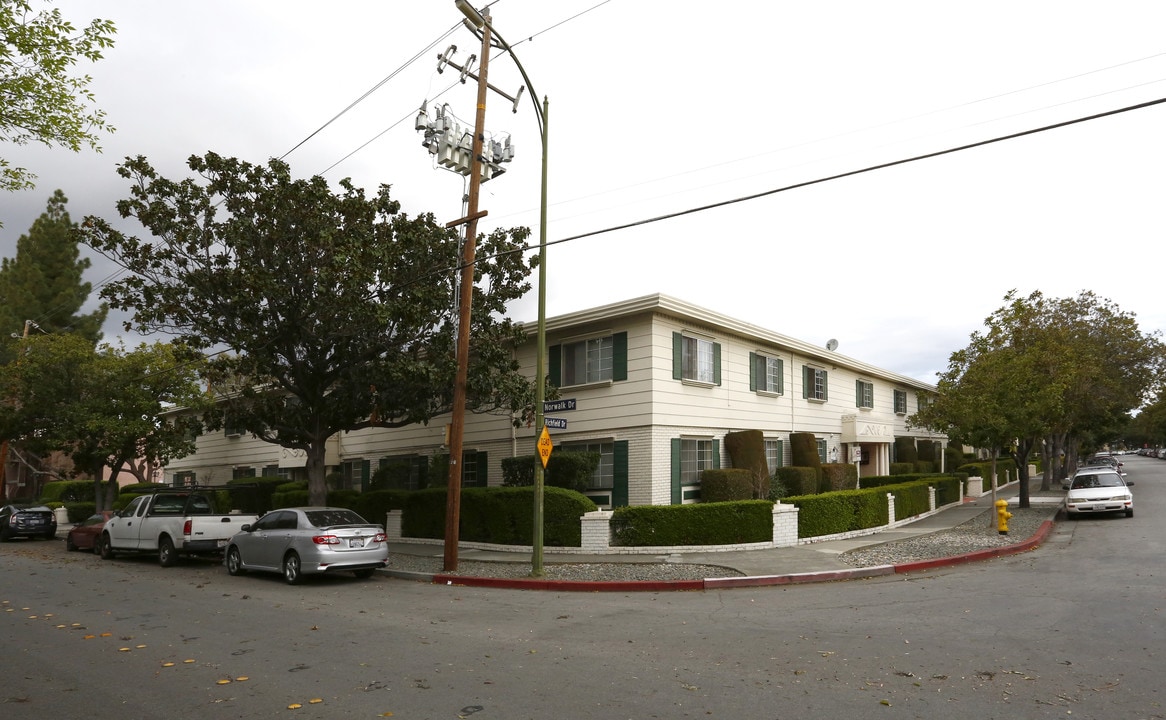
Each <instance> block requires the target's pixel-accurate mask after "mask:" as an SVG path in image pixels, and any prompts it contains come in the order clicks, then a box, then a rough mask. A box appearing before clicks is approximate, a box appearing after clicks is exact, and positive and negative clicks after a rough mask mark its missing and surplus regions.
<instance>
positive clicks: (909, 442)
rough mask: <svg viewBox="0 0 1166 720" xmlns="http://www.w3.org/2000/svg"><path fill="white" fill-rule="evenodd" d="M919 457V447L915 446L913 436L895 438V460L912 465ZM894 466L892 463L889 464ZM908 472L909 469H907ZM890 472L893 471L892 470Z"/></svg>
mask: <svg viewBox="0 0 1166 720" xmlns="http://www.w3.org/2000/svg"><path fill="white" fill-rule="evenodd" d="M918 459H919V449H918V448H916V447H915V438H910V437H897V438H895V460H896V461H897V462H898V463H904V464H907V465H914V464H915V461H916V460H918ZM891 467H894V464H892V465H891ZM908 472H909V471H908ZM891 474H892V475H894V474H895V472H894V471H893V470H892V471H891Z"/></svg>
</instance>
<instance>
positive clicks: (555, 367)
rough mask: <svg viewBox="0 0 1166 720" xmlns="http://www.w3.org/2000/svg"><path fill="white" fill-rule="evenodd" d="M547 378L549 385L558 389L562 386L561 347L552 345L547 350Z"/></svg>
mask: <svg viewBox="0 0 1166 720" xmlns="http://www.w3.org/2000/svg"><path fill="white" fill-rule="evenodd" d="M547 377H548V378H550V383H551V385H554V386H555V387H559V386H561V385H562V384H563V346H562V345H552V346H550V347H549V348H547Z"/></svg>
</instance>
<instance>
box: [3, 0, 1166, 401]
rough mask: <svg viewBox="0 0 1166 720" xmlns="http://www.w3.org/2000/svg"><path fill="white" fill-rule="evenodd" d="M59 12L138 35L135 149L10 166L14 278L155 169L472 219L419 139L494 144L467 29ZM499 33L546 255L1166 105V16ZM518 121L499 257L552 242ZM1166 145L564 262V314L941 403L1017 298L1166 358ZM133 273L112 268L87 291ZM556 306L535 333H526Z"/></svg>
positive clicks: (272, 17) (670, 23)
mask: <svg viewBox="0 0 1166 720" xmlns="http://www.w3.org/2000/svg"><path fill="white" fill-rule="evenodd" d="M33 4H34V7H38V6H40V5H41V3H40V2H39V1H38V0H33ZM55 5H56V7H58V8H59V9H60V10H61V11H62V13H63V14H64V15H65V16H66V17H67V18H69V19H71V20H73V21H74V22H75V23H76V24H83V23H85V22H87V21H88V20H89V19H91V18H93V17H102V18H109V19H112V20H113V21H114V22H115V23H116V25H117V27H118V33H117V40H116V46H115V47H114V48H112V49H111V50H109V51H108V53H107V56H106V59H105V60H103V61H101V62H100V63H97V64H95V65H87V66H85V67H83V70H84V71H86V72H89V73H90V74H91V75H92V76H93V78H94V81H93V84H92V89H93V91H94V92H95V93H96V96H97V100H98V105H99V106H100V107H102V108H103V109H105V110H106V111H107V112H108V115H109V119H110V121H111V122H112V124H113V125H114V126H116V127H117V132H116V133H115V134H113V135H111V136H107V137H105V138H104V139H103V142H102V145H103V148H104V152H103V153H101V154H97V153H94V152H90V151H85V152H82V153H79V154H73V153H70V152H69V151H67V150H63V149H46V148H42V147H39V146H38V147H24V148H16V147H13V146H10V145H0V153H2V154H3V157H6V158H8V159H9V160H10V161H12V162H13V163H14V164H18V165H22V166H25V167H28V168H30V169H31V170H33V171H34V172H36V173H37V174H38V175H39V180H38V186H37V188H36V189H35V190H32V191H28V192H21V193H10V194H3V195H0V221H2V222H3V224H4V226H3V228H0V255H3V256H5V257H11V256H13V255H14V254H15V247H16V240H17V238H18V237H19V236H20V235H21V234H23V233H25V232H27V230H28V228H29V226H30V225H31V223H32V221H33V220H34V219H35V218H36V217H37V216H38V215H39V214H40V213H41V212H43V210H44V208H45V204H46V202H47V200H48V198H49V197H50V196H51V195H52V192H53V191H54V190H55V189H57V188H60V189H62V190H63V191H64V192H65V194H66V195H67V196H68V198H69V205H68V208H69V211H70V214H71V215H72V217H73V219H74V220H78V221H79V220H80V219H81V218H83V217H84V216H85V215H90V214H93V215H98V216H102V217H105V218H106V219H108V220H111V221H113V220H115V219H117V218H116V211H115V209H114V203H115V202H116V200H117V199H119V198H121V197H125V196H126V195H127V185H126V182H125V181H124V180H122V179H121V178H119V177H117V175H116V173H115V170H114V169H115V167H116V165H117V164H119V163H120V162H122V161H123V159H124V158H125V157H126V156H133V155H145V156H146V157H148V158H149V159H150V161H151V162H152V163H153V164H154V166H155V167H156V168H158V169H159V170H160V171H161V172H162V173H163V174H164V175H167V176H169V177H186V176H187V175H188V174H189V171H188V170H187V169H186V167H185V165H184V162H185V160H186V158H187V157H189V156H190V155H192V154H203V153H205V152H207V151H214V152H217V153H219V154H222V155H228V156H236V157H239V158H242V159H245V160H248V161H250V162H254V163H263V162H266V161H267V160H268V159H269V158H272V157H282V156H285V155H286V158H285V159H286V160H287V162H289V163H290V165H291V167H292V171H293V172H294V173H295V174H296V175H300V176H309V175H316V174H323V175H324V176H325V177H326V178H328V179H329V180H330V181H332V182H333V183H337V182H338V181H339V180H340V179H341V178H344V177H351V178H352V179H353V181H354V182H355V183H356V184H357V185H358V186H361V187H364V188H366V190H367V191H368V192H369V193H370V194H371V193H372V192H373V191H375V189H376V187H377V186H378V185H380V184H382V183H387V184H390V185H392V187H393V194H394V195H395V197H396V198H397V199H399V200H400V201H401V202H402V203H403V206H404V209H405V210H406V211H407V212H409V213H411V214H416V213H419V212H433V213H434V214H435V215H436V216H437V217H438V218H439V219H441V220H452V219H455V218H457V217H460V215H461V196H462V194H463V179H462V177H461V176H460V175H456V174H454V173H452V172H449V171H447V170H445V169H442V168H440V167H438V166H436V165H435V164H434V162H433V161H432V160H431V158H430V156H429V155H428V153H427V152H426V150H425V149H424V148H422V147H421V144H420V143H421V136H420V134H419V133H417V132H416V131H415V130H414V127H413V119H414V116H415V115H416V112H417V109H418V107H419V106H420V105H421V102H422V101H423V100H428V101H429V107H430V110H431V114H432V110H433V108H435V107H436V106H437V105H440V104H443V103H448V105H449V107H450V110H451V112H452V113H453V114H454V115H456V116H458V117H460V118H462V119H463V120H465V121H466V122H468V123H472V121H473V116H474V104H475V95H474V93H475V88H474V87H473V83H472V81H471V83H469V84H466V85H460V84H458V83H457V75H456V73H455V72H453V71H450V70H448V69H447V71H446V72H445V73H444V74H438V73H437V72H436V68H437V55H438V54H439V53H441V52H444V51H445V50H446V48H447V47H448V46H449V45H456V46H457V51H456V52H455V53H453V55H452V58H453V60H454V61H455V62H457V63H458V64H463V63H464V62H465V60H466V58H467V56H468V55H470V54H472V53H478V52H480V45H479V42H478V40H477V39H476V38H475V37H474V36H473V35H472V34H471V33H470V32H469V31H468V30H467V29H465V28H464V27H463V26H461V24H460V20H461V17H462V16H461V14H460V13H459V12H458V10H457V9H456V7H455V5H454V2H453V0H426V1H425V2H406V1H405V0H378V1H376V2H373V1H371V0H345V1H343V2H331V3H321V2H301V1H298V0H295V1H293V0H278V1H277V0H270V1H267V2H260V1H258V0H197V1H194V0H168V1H167V2H165V3H156V2H129V1H125V0H123V1H121V2H115V1H112V0H61V1H59V2H57V3H55ZM491 11H492V13H493V19H494V24H495V26H496V28H497V29H498V31H499V33H500V34H501V36H502V37H503V38H504V39H505V40H506V41H507V42H509V43H510V44H511V45H512V46H513V48H514V52H515V55H516V56H517V58H518V59H519V60H520V61H521V63H522V65H523V66H524V67H525V68H526V70H527V73H528V74H529V76H530V79H531V80H532V81H533V83H534V84H535V88H534V89H535V91H536V92H537V93H538V97H539V98H540V99H541V97H542V96H544V95H545V96H547V97H549V99H550V113H549V137H550V152H549V165H550V184H549V187H550V190H549V197H550V209H549V232H548V237H549V239H550V240H551V241H555V240H558V239H562V238H567V237H571V236H574V235H579V234H583V233H588V232H592V231H597V230H602V229H605V228H610V227H613V226H617V225H621V224H625V223H631V222H635V221H639V220H644V219H649V218H653V217H657V216H660V215H665V214H668V213H673V212H678V211H682V210H686V209H689V208H694V207H699V206H703V205H707V204H711V203H718V202H722V201H727V200H732V199H734V198H741V197H745V196H749V195H754V194H758V193H764V192H767V191H771V190H777V189H780V188H784V187H787V186H791V185H796V184H799V183H805V182H809V181H814V180H818V179H821V178H827V177H831V176H834V175H837V174H841V173H847V172H850V171H855V170H861V169H863V168H866V167H870V166H874V165H879V164H883V163H889V162H894V161H898V160H904V159H907V158H911V157H915V156H919V155H925V154H929V153H934V152H938V151H942V150H946V149H949V148H955V147H959V146H962V145H966V144H971V143H975V142H979V141H983V140H989V139H992V138H997V137H1001V136H1006V135H1009V134H1013V133H1019V132H1023V131H1027V130H1032V129H1036V128H1041V127H1045V126H1048V125H1052V124H1056V123H1060V122H1064V121H1068V120H1073V119H1076V118H1083V117H1087V116H1090V115H1093V114H1098V113H1103V112H1106V111H1110V110H1116V109H1119V108H1124V107H1129V106H1133V105H1136V104H1139V103H1144V102H1149V101H1153V100H1158V99H1160V98H1164V97H1166V39H1164V38H1166V36H1164V35H1163V28H1164V27H1166V3H1162V2H1159V1H1158V0H1144V1H1142V2H1124V1H1122V0H1111V1H1110V2H1105V3H1097V2H1079V1H1073V0H1068V1H1067V0H1056V1H1034V0H1026V1H1025V2H1015V1H1014V0H1010V1H1007V2H1003V1H997V0H988V1H986V2H979V3H974V4H973V3H938V2H934V1H932V0H925V1H924V0H921V1H918V2H901V1H899V2H897V1H894V0H888V1H886V2H877V3H874V2H858V1H854V2H832V3H807V2H786V1H784V0H766V1H764V2H752V1H745V0H730V1H729V2H723V3H707V2H690V1H688V0H677V1H674V2H645V1H644V0H609V1H608V2H601V0H556V2H546V0H499V2H496V3H494V4H493V5H492V7H491ZM447 33H448V34H447ZM431 45H432V47H431ZM417 56H420V57H419V59H417V60H416V61H414V62H410V61H411V60H412V59H413V58H414V57H417ZM489 77H490V80H491V82H492V84H494V85H496V86H497V87H499V88H500V89H502V90H504V91H506V92H508V93H510V94H513V93H514V92H515V91H516V90H517V89H518V87H519V85H521V84H522V80H521V77H520V75H519V73H518V70H517V67H516V66H515V64H514V62H513V61H512V60H511V59H510V58H509V57H504V56H499V55H497V54H495V55H494V57H493V61H492V62H491V64H490V67H489ZM451 86H453V87H451ZM374 88H376V89H375V91H373V92H371V93H370V94H368V95H367V96H366V93H369V91H370V90H374ZM362 97H363V98H364V99H361V98H362ZM358 100H359V102H357V101H358ZM520 100H521V104H520V106H519V109H518V112H517V114H515V113H512V112H511V108H510V103H509V102H508V101H507V100H505V99H504V98H502V97H500V96H498V95H492V96H491V97H490V99H489V100H488V107H487V115H486V126H487V130H488V131H490V132H492V133H505V132H508V133H510V135H511V137H512V139H513V143H514V144H515V147H516V150H517V152H516V156H515V158H514V161H513V162H512V163H510V164H509V166H508V172H507V173H506V174H505V175H502V176H500V177H498V178H496V179H494V180H491V181H490V182H489V183H486V184H485V185H483V188H482V199H481V208H482V209H484V210H487V211H488V212H489V216H488V217H487V218H485V219H484V220H483V221H482V222H481V224H480V225H479V230H480V231H482V232H489V231H490V230H491V229H493V228H495V227H499V226H503V227H512V226H517V225H526V226H529V227H531V228H532V229H534V230H535V231H536V232H537V227H538V204H539V172H540V146H539V137H538V132H539V131H538V124H537V121H536V117H535V113H534V103H533V102H531V96H530V88H527V90H526V92H525V93H524V95H523V97H522V98H520ZM353 103H356V104H355V105H353ZM349 106H352V107H351V109H348V110H347V112H345V110H346V108H349ZM342 113H343V114H342ZM338 115H340V117H339V118H337V119H335V121H334V122H331V123H329V121H331V120H333V119H334V118H336V116H338ZM325 126H326V127H325ZM321 128H323V129H321ZM1164 128H1166V105H1156V106H1152V107H1149V108H1146V109H1141V110H1134V111H1131V112H1126V113H1121V114H1117V115H1113V116H1110V117H1105V118H1102V119H1097V120H1093V121H1089V122H1084V123H1080V124H1075V125H1071V126H1069V127H1065V128H1061V129H1056V130H1050V131H1048V132H1040V133H1035V134H1032V135H1028V136H1025V137H1021V138H1019V139H1014V140H1008V141H1004V142H999V143H995V144H990V145H987V146H984V147H978V148H973V149H970V150H966V151H961V152H957V153H952V154H948V155H943V156H941V157H937V158H931V159H924V160H920V161H918V162H911V163H907V164H903V165H898V166H895V167H891V168H889V169H883V170H876V171H873V172H869V173H863V174H859V175H856V176H851V177H845V178H842V179H838V180H831V181H828V182H822V183H818V184H813V185H810V186H808V187H802V188H798V189H791V190H788V191H784V192H778V193H775V194H772V195H768V196H766V197H762V198H760V199H755V200H750V201H747V202H740V203H735V204H731V205H727V206H725V207H721V208H719V209H716V210H711V211H708V212H702V213H696V214H690V215H686V216H683V217H681V218H678V219H673V220H666V221H662V222H656V223H650V224H645V225H640V226H637V227H635V228H632V229H626V230H620V231H616V232H611V233H606V234H602V235H598V236H593V237H588V238H584V239H579V240H575V241H571V242H567V243H562V244H558V245H554V246H552V247H551V248H549V250H548V263H547V271H548V284H547V298H548V300H547V313H548V315H549V316H554V315H558V314H563V313H568V312H573V311H576V310H582V309H586V308H590V307H594V306H597V305H601V304H605V303H610V302H617V301H620V300H627V299H631V298H635V297H640V296H642V295H648V294H652V293H657V292H661V293H666V294H669V295H673V296H675V297H678V298H680V299H683V300H686V301H689V302H692V303H695V304H697V305H701V306H703V307H706V308H708V309H710V310H714V311H717V312H720V313H724V314H727V315H730V316H733V317H736V318H740V319H742V320H745V321H747V322H751V323H754V324H756V325H759V326H762V327H764V328H767V329H770V330H773V331H776V332H779V333H783V334H785V335H789V336H792V337H795V338H799V339H802V340H805V341H808V342H812V343H820V344H822V345H825V343H826V342H827V341H828V340H829V339H831V338H836V339H837V340H838V342H839V347H838V351H839V352H840V353H842V354H845V355H848V356H851V357H854V358H857V359H859V360H862V361H865V362H869V363H873V364H875V365H878V366H880V367H883V368H886V369H888V370H892V371H895V372H899V373H902V374H905V375H909V376H912V377H915V378H918V379H920V380H924V381H927V382H934V381H935V379H936V377H935V375H936V373H937V372H939V371H941V370H943V369H945V368H946V366H947V360H948V357H949V356H950V354H951V353H952V351H954V350H957V349H959V348H962V347H964V346H965V345H966V344H967V340H968V336H969V335H970V333H972V332H973V331H975V330H977V329H980V328H982V327H983V322H984V319H985V318H986V317H987V316H988V315H990V314H991V313H992V312H993V311H994V310H995V309H996V308H998V307H1000V306H1001V304H1002V300H1003V297H1004V295H1005V293H1007V292H1008V291H1009V290H1011V289H1014V288H1015V289H1017V290H1018V291H1020V292H1021V293H1022V294H1028V293H1030V292H1032V291H1034V290H1040V291H1042V292H1044V293H1045V294H1046V295H1048V296H1052V297H1069V296H1072V295H1076V294H1077V293H1078V292H1080V291H1082V290H1093V291H1095V292H1096V293H1098V294H1099V295H1100V296H1102V297H1104V298H1109V299H1111V300H1113V301H1114V302H1115V303H1117V305H1118V306H1119V307H1120V308H1121V309H1123V310H1126V311H1129V312H1133V313H1136V314H1137V316H1138V319H1139V321H1140V323H1141V327H1142V329H1143V330H1144V331H1146V332H1152V331H1157V330H1160V329H1164V328H1166V302H1164V300H1166V293H1164V292H1163V290H1162V286H1163V283H1164V282H1166V281H1164V280H1163V278H1166V275H1164V272H1166V245H1164V244H1163V242H1162V235H1163V229H1162V228H1163V224H1162V221H1161V212H1162V208H1163V205H1164V203H1163V200H1164V191H1166V133H1164V132H1163V130H1164ZM317 131H319V132H317ZM313 133H315V135H314V136H313ZM309 136H311V139H307V138H309ZM305 139H307V141H306V142H303V144H302V145H301V144H300V143H301V142H302V141H305ZM297 145H298V147H297ZM293 148H296V149H295V150H294V152H290V154H289V151H292V149H293ZM122 227H123V228H124V229H126V230H127V231H129V232H132V233H134V234H141V233H142V231H141V230H140V228H138V227H136V226H133V225H130V224H128V223H126V224H122ZM84 251H85V252H88V249H87V248H86V249H84ZM114 272H116V268H115V267H114V266H112V265H111V264H109V263H108V262H106V261H105V260H104V259H101V258H94V267H93V268H92V270H91V272H90V273H89V275H88V276H87V279H89V280H91V281H92V282H93V283H94V285H95V286H96V285H100V284H101V283H102V282H103V281H105V280H106V279H108V278H109V277H110V276H111V274H112V273H114ZM536 279H537V276H532V281H533V280H536ZM536 298H537V293H536V292H535V291H532V292H531V293H530V295H529V297H528V298H526V299H525V300H524V301H522V302H520V303H517V304H516V305H515V306H514V307H513V311H512V316H513V317H514V318H515V319H517V320H522V321H533V320H534V319H535V318H536V317H537V305H536ZM121 319H124V318H111V322H110V324H109V325H108V326H107V329H106V335H107V337H108V338H112V337H114V336H117V335H118V334H120V333H121V330H120V327H119V321H120V320H121ZM12 330H13V331H19V330H20V328H13V329H12ZM128 339H130V340H133V341H136V340H137V338H128Z"/></svg>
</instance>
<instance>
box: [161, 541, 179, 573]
mask: <svg viewBox="0 0 1166 720" xmlns="http://www.w3.org/2000/svg"><path fill="white" fill-rule="evenodd" d="M175 559H176V558H175V556H174V541H173V540H171V539H170V538H168V537H166V536H163V537H162V539H161V540H159V541H158V564H159V565H161V566H162V567H172V566H173V565H174V562H175Z"/></svg>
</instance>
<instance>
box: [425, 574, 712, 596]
mask: <svg viewBox="0 0 1166 720" xmlns="http://www.w3.org/2000/svg"><path fill="white" fill-rule="evenodd" d="M705 582H706V581H705V580H606V581H603V580H596V581H589V580H545V579H540V578H487V577H473V576H469V575H466V576H462V575H440V576H437V575H435V576H434V577H433V584H434V585H461V586H465V587H492V588H504V589H508V590H558V591H560V592H662V591H666V590H704V586H705Z"/></svg>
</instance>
